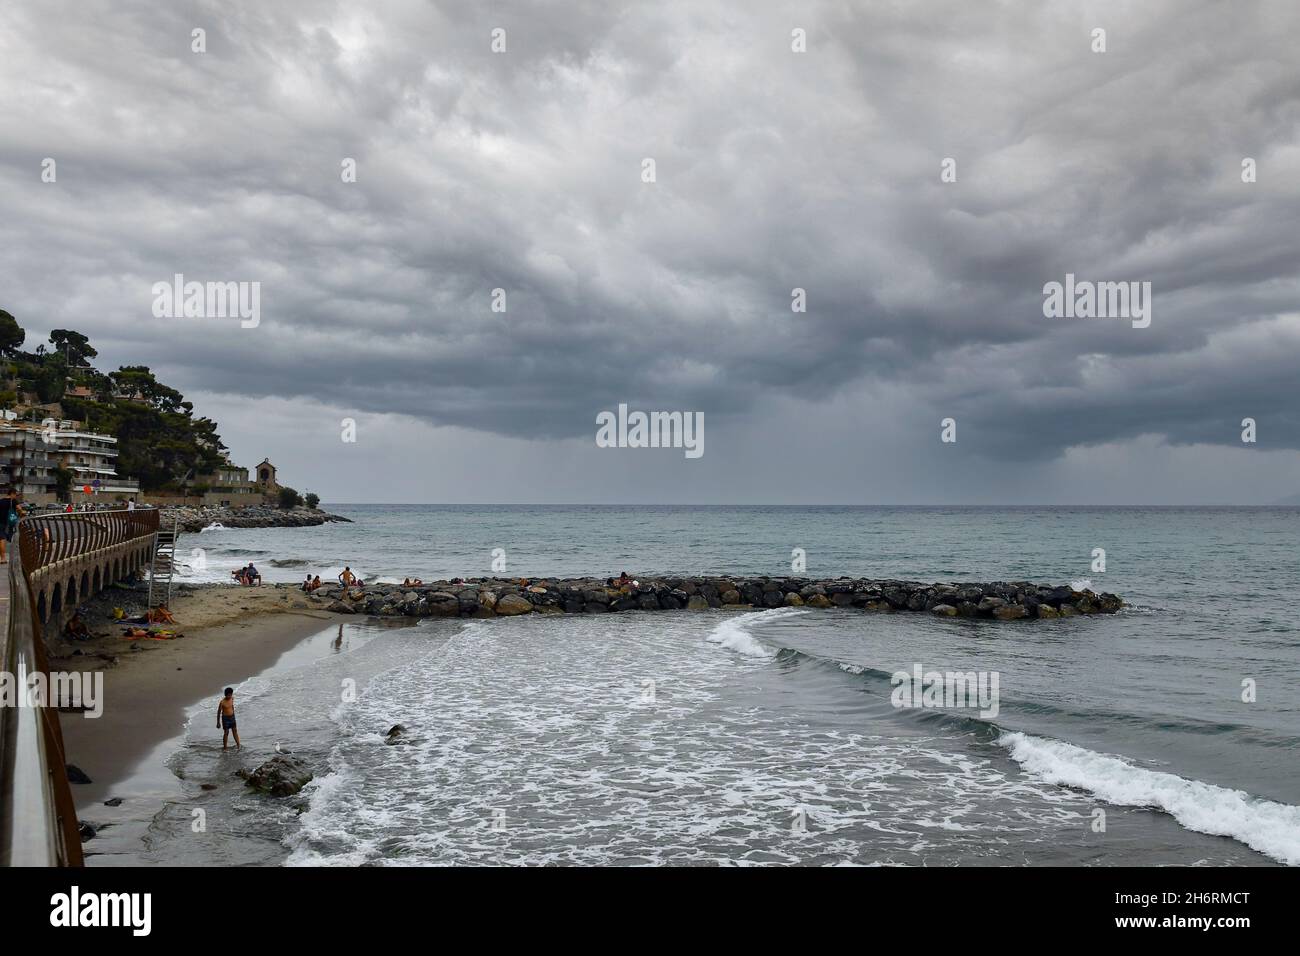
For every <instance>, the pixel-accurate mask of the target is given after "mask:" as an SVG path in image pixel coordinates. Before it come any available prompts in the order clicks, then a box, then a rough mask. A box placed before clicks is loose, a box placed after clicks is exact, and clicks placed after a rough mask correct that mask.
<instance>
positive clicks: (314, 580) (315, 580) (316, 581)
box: [310, 574, 320, 591]
mask: <svg viewBox="0 0 1300 956" xmlns="http://www.w3.org/2000/svg"><path fill="white" fill-rule="evenodd" d="M318 587H320V575H319V574H318V575H316V577H314V578H312V579H311V588H310V590H312V591H315V590H316V589H317V588H318Z"/></svg>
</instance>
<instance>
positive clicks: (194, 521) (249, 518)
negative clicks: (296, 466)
mask: <svg viewBox="0 0 1300 956" xmlns="http://www.w3.org/2000/svg"><path fill="white" fill-rule="evenodd" d="M173 516H174V517H175V518H176V519H177V520H178V522H179V527H180V530H181V531H183V532H186V533H188V534H193V533H195V532H197V531H202V530H203V529H204V528H206V527H207V526H208V525H210V524H213V523H214V522H215V523H217V524H221V525H223V526H225V527H227V528H304V527H309V526H312V525H320V524H325V523H327V522H330V521H350V520H351V519H349V518H343V517H340V516H339V515H332V514H330V513H329V512H327V511H321V510H320V509H319V508H301V507H300V508H288V509H283V510H282V509H280V508H265V507H261V506H254V507H250V508H212V507H204V508H188V507H187V508H164V509H163V512H162V524H163V527H164V528H166V527H168V526H169V525H170V523H171V520H172V517H173Z"/></svg>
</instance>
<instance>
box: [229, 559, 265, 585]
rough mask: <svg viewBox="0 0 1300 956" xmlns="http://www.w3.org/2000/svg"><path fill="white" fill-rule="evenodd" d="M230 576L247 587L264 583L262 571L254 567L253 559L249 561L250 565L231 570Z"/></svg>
mask: <svg viewBox="0 0 1300 956" xmlns="http://www.w3.org/2000/svg"><path fill="white" fill-rule="evenodd" d="M230 576H231V577H233V578H234V579H235V580H236V581H238V582H239V583H240V584H242V585H244V586H245V587H251V586H253V585H260V584H261V583H262V572H260V571H258V570H257V568H255V567H253V562H252V561H249V562H248V567H245V568H240V569H239V570H238V571H231V572H230Z"/></svg>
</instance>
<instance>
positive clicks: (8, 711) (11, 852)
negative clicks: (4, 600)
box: [0, 511, 158, 866]
mask: <svg viewBox="0 0 1300 956" xmlns="http://www.w3.org/2000/svg"><path fill="white" fill-rule="evenodd" d="M157 530H158V512H157V511H101V512H89V513H85V514H70V515H52V516H46V517H32V518H24V519H23V520H22V521H21V522H19V525H18V534H17V538H18V540H17V541H16V542H15V544H16V545H17V547H14V548H12V549H11V551H10V558H9V621H8V629H7V631H6V635H5V641H4V647H3V653H0V658H3V659H2V660H0V669H3V670H4V671H5V672H6V673H7V674H8V675H11V676H10V678H9V679H10V680H11V681H12V682H13V683H12V684H11V686H13V687H14V688H15V689H16V691H17V693H18V694H21V695H23V700H22V701H21V702H20V701H12V702H6V703H13V704H16V705H17V706H0V865H3V866H81V865H82V855H81V836H80V834H79V832H78V827H77V811H76V805H75V804H74V802H73V799H72V790H71V788H70V787H69V785H68V774H67V759H66V757H65V754H64V749H63V735H62V733H61V732H60V730H59V715H58V710H57V709H56V704H57V702H55V701H53V700H48V699H36V700H28V698H27V693H28V687H29V681H30V680H31V679H32V677H33V676H34V675H43V676H44V678H45V686H46V688H49V687H50V686H51V682H50V681H49V673H50V672H49V663H48V660H47V658H46V653H45V641H44V638H43V635H42V633H41V621H40V618H39V617H38V615H37V612H36V599H35V590H34V588H36V587H37V586H38V585H39V582H40V579H41V578H42V577H44V576H45V575H46V574H47V573H53V572H54V571H56V570H57V569H58V567H59V566H60V564H61V562H65V561H69V560H71V559H74V558H81V557H86V556H90V555H93V554H95V552H98V551H105V550H108V549H111V548H113V547H114V546H116V545H119V544H124V543H128V542H131V541H143V540H144V539H146V538H151V537H153V536H155V535H156V533H157ZM108 583H110V582H109V581H104V584H108ZM29 705H30V706H29Z"/></svg>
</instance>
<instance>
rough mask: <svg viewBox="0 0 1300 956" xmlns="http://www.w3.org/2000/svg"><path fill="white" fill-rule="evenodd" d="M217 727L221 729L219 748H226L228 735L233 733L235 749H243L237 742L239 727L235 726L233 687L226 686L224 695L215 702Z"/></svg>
mask: <svg viewBox="0 0 1300 956" xmlns="http://www.w3.org/2000/svg"><path fill="white" fill-rule="evenodd" d="M217 729H218V730H220V731H221V749H222V750H225V749H226V742H227V741H228V740H229V739H230V735H231V734H234V735H235V749H236V750H241V749H243V746H244V745H243V744H241V743H240V742H239V728H238V727H237V726H235V689H234V688H233V687H227V688H226V690H225V696H224V697H222V698H221V700H220V701H218V702H217Z"/></svg>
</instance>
